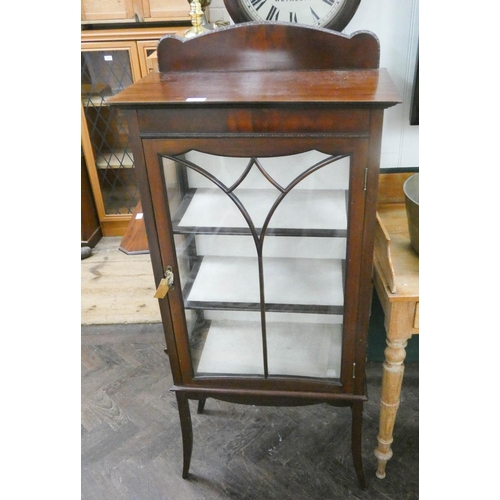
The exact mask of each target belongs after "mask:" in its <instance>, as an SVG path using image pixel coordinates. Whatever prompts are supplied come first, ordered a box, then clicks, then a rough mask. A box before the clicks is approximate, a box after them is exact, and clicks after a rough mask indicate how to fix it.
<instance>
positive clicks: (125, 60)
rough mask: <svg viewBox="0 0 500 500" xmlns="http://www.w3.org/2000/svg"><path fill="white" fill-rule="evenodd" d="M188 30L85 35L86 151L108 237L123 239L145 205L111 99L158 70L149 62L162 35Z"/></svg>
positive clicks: (121, 120) (119, 114)
mask: <svg viewBox="0 0 500 500" xmlns="http://www.w3.org/2000/svg"><path fill="white" fill-rule="evenodd" d="M186 29H187V28H186V27H180V28H142V29H140V28H135V29H108V30H88V31H82V44H81V70H82V71H81V85H82V87H81V96H82V113H81V115H82V126H81V134H82V138H81V139H82V150H83V156H84V159H85V164H86V167H87V172H88V177H89V182H90V185H91V188H92V194H93V198H94V200H95V206H96V209H97V213H98V217H99V222H100V225H101V229H102V234H103V236H122V235H123V234H124V233H125V231H126V229H127V227H128V224H129V222H130V220H131V218H132V215H133V213H134V210H135V208H136V206H137V204H138V202H139V191H138V189H137V183H136V180H135V166H134V157H133V153H132V151H131V150H130V148H129V147H128V127H127V124H126V121H125V119H124V116H123V113H122V112H121V111H119V110H117V109H111V108H110V107H109V106H108V105H107V103H106V100H107V98H108V97H110V96H112V95H114V94H116V93H118V92H119V91H121V90H123V89H124V88H126V87H127V86H129V85H131V84H132V83H134V82H136V81H137V80H139V79H141V78H142V77H143V76H145V75H147V74H148V73H149V72H150V71H151V70H153V67H152V66H151V61H149V62H148V57H150V56H151V54H153V53H154V52H155V50H156V46H157V44H158V41H159V40H160V38H161V37H162V36H164V35H165V34H167V33H171V34H176V35H179V36H182V35H183V34H184V32H185V30H186Z"/></svg>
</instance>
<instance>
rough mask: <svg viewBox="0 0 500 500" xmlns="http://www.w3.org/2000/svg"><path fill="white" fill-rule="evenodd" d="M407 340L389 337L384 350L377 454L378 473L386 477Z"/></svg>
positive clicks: (380, 476)
mask: <svg viewBox="0 0 500 500" xmlns="http://www.w3.org/2000/svg"><path fill="white" fill-rule="evenodd" d="M406 345H407V341H406V340H404V339H400V340H389V339H387V347H386V349H385V351H384V353H385V362H384V365H383V373H382V392H381V395H380V424H379V425H380V427H379V434H378V437H377V440H378V446H377V448H376V449H375V456H376V457H377V460H378V467H377V472H376V475H377V477H378V478H380V479H383V478H384V477H385V466H386V464H387V461H388V460H389V459H390V458H391V457H392V450H391V443H392V433H393V430H394V423H395V421H396V414H397V412H398V407H399V399H400V395H401V385H402V383H403V374H404V364H403V362H404V359H405V357H406V350H405V348H406Z"/></svg>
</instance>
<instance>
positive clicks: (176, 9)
mask: <svg viewBox="0 0 500 500" xmlns="http://www.w3.org/2000/svg"><path fill="white" fill-rule="evenodd" d="M142 3H143V9H144V17H145V18H151V19H159V18H161V19H170V20H186V19H190V17H189V11H190V9H191V8H190V5H189V2H188V0H168V1H167V2H166V1H165V0H142Z"/></svg>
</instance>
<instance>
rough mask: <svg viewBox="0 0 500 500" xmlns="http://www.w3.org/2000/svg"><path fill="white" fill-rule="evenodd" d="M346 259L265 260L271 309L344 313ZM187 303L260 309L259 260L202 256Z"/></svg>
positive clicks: (200, 306) (186, 291)
mask: <svg viewBox="0 0 500 500" xmlns="http://www.w3.org/2000/svg"><path fill="white" fill-rule="evenodd" d="M343 268H344V261H342V260H341V259H314V258H311V259H291V258H285V259H284V258H278V257H269V258H264V283H265V288H264V291H265V304H266V306H265V308H266V311H268V312H293V313H309V314H335V315H342V314H343V310H344V307H343V306H344V293H343V289H344V284H343V281H344V280H343V276H344V269H343ZM183 295H184V307H185V308H186V309H202V310H210V309H216V310H241V311H260V289H259V272H258V264H257V258H252V257H215V256H204V257H197V258H196V260H195V264H194V265H193V267H192V270H191V274H190V277H189V279H188V280H187V283H186V286H185V288H184V293H183Z"/></svg>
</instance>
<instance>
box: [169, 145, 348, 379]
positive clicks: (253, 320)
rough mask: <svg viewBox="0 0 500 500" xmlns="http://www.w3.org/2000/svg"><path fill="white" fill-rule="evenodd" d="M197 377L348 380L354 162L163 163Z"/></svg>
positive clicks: (199, 159) (200, 158)
mask: <svg viewBox="0 0 500 500" xmlns="http://www.w3.org/2000/svg"><path fill="white" fill-rule="evenodd" d="M163 172H164V180H165V186H166V189H167V196H168V200H169V208H170V213H171V218H172V226H173V232H174V235H175V236H174V238H175V243H176V250H177V259H178V265H179V272H180V274H181V276H180V282H181V286H182V289H183V297H184V307H185V310H186V319H187V326H188V332H189V335H190V346H191V353H192V358H193V360H194V370H195V374H196V375H197V376H203V375H220V374H225V375H248V376H261V377H270V376H280V375H291V376H300V377H320V378H329V379H338V378H339V377H340V362H341V344H342V324H343V304H344V267H345V256H346V238H347V206H348V199H347V194H348V182H349V158H348V157H336V156H331V155H326V154H323V153H319V152H317V151H311V152H307V153H303V154H299V155H292V156H286V157H279V158H230V157H219V156H214V155H209V154H203V153H199V152H196V151H190V152H188V153H186V154H185V155H182V156H177V157H168V156H165V157H163Z"/></svg>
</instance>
